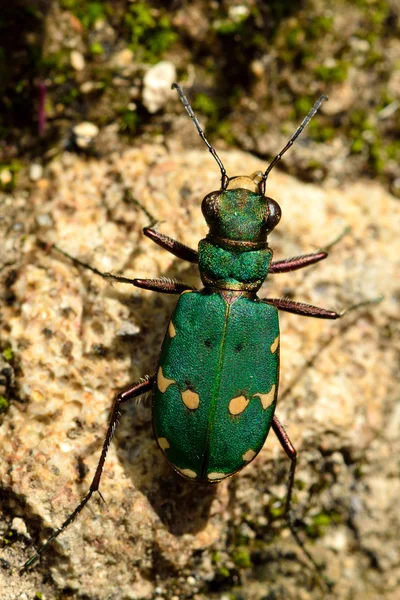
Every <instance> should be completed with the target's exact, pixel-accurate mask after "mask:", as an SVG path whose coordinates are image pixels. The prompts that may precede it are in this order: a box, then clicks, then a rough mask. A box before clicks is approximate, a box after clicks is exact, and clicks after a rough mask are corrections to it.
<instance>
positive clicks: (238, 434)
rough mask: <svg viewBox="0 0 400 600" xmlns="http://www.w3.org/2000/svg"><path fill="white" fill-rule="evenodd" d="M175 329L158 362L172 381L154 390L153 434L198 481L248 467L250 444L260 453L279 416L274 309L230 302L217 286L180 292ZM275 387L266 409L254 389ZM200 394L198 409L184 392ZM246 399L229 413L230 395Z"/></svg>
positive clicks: (172, 460) (242, 301) (238, 299)
mask: <svg viewBox="0 0 400 600" xmlns="http://www.w3.org/2000/svg"><path fill="white" fill-rule="evenodd" d="M171 320H172V323H173V326H174V329H175V332H176V335H174V336H173V337H170V335H169V333H168V332H167V334H166V336H165V339H164V342H163V345H162V349H161V356H160V361H159V368H161V369H162V372H163V375H164V377H166V378H168V379H171V380H173V381H174V383H172V384H171V385H169V386H168V388H167V389H166V391H165V392H164V393H162V392H161V391H160V390H159V389H158V386H157V384H155V386H154V390H153V427H154V433H155V436H156V439H158V438H166V440H167V441H168V444H169V447H168V448H166V449H165V450H163V451H164V453H165V454H166V456H167V458H168V460H169V462H170V463H171V464H172V465H173V466H174V467H175V468H176V469H178V470H181V469H190V470H191V471H194V472H195V473H196V475H197V476H196V478H195V479H194V480H195V481H207V474H208V473H215V472H217V473H220V474H221V476H220V477H219V479H223V478H224V477H228V476H229V475H231V474H233V473H235V472H236V471H238V470H240V469H241V468H243V467H244V466H245V465H246V464H248V462H249V461H246V460H243V458H242V456H243V454H245V453H246V452H247V451H248V450H253V452H254V453H255V454H257V453H258V452H259V451H260V450H261V448H262V446H263V444H264V442H265V439H266V437H267V435H268V431H269V429H270V426H271V421H272V417H273V415H274V410H275V403H276V398H277V390H278V377H279V348H278V349H277V350H276V351H275V353H272V352H271V345H272V344H273V342H274V341H275V340H276V338H277V336H278V335H279V324H278V316H277V310H276V308H275V307H274V306H271V305H269V304H267V303H265V302H263V301H261V300H259V299H258V298H257V297H255V298H248V297H245V296H240V295H238V296H237V297H236V298H235V299H234V300H233V301H230V302H228V301H227V300H226V299H224V297H223V295H222V294H220V293H219V292H214V293H210V292H209V291H207V290H202V291H199V292H185V293H183V294H182V295H181V296H180V298H179V300H178V304H177V306H176V308H175V311H174V314H173V315H172V319H171ZM273 385H275V386H276V387H275V393H274V394H272V399H271V403H270V405H268V406H267V407H266V409H264V408H263V406H262V404H261V401H260V399H259V398H258V397H255V396H254V395H255V394H258V393H261V394H266V393H268V392H270V391H271V389H272V386H273ZM188 389H189V390H191V391H192V392H194V393H197V394H199V398H200V402H199V406H198V408H197V409H194V410H192V409H189V408H187V407H186V406H185V404H184V402H183V400H182V396H181V393H182V392H184V391H185V390H188ZM238 396H245V397H246V399H249V400H250V401H249V403H248V405H247V407H246V408H245V409H244V410H243V412H242V413H241V414H238V415H232V414H231V413H230V412H229V403H230V401H231V400H232V399H233V398H236V397H238Z"/></svg>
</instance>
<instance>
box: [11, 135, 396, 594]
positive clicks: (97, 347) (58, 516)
mask: <svg viewBox="0 0 400 600" xmlns="http://www.w3.org/2000/svg"><path fill="white" fill-rule="evenodd" d="M221 157H222V159H223V161H224V163H225V166H226V168H227V171H228V174H230V175H231V176H233V175H235V174H250V173H252V172H253V171H255V170H258V169H260V168H261V169H262V168H263V167H264V168H265V165H264V164H262V163H261V162H260V161H259V160H257V159H255V158H254V157H252V156H250V155H246V154H243V153H240V152H238V151H232V152H230V153H229V154H224V153H221ZM218 187H219V172H218V169H217V167H216V165H215V163H214V161H213V160H212V158H211V157H210V156H209V155H208V153H207V152H206V151H204V150H200V151H187V152H185V153H182V152H178V151H174V152H167V150H166V149H165V148H164V147H162V146H147V147H143V148H137V149H132V150H129V151H126V152H124V153H123V154H122V155H120V154H116V153H115V154H111V155H110V156H108V157H105V158H101V159H96V160H95V159H84V158H82V157H78V156H75V155H72V154H63V155H62V156H61V157H59V158H57V159H56V160H54V161H53V162H52V163H50V165H48V167H47V168H46V170H45V172H44V175H43V177H42V178H41V179H40V180H39V181H38V182H36V183H35V184H32V190H31V192H30V194H29V195H28V194H27V195H25V196H24V195H23V194H21V192H18V193H16V195H15V197H7V196H4V197H3V199H2V209H1V212H2V215H4V219H3V223H4V225H5V230H4V231H5V234H6V235H5V237H6V241H5V243H4V245H3V247H2V249H1V252H2V254H1V259H2V263H3V269H2V270H1V272H0V273H1V276H2V278H3V280H2V286H4V287H3V289H4V290H5V291H6V292H5V293H4V294H3V296H2V297H3V300H4V302H3V306H2V311H1V319H2V320H1V330H0V331H1V337H2V348H3V349H6V348H11V350H12V359H10V361H11V363H12V365H13V367H14V368H15V373H16V382H17V383H16V388H15V396H16V398H15V401H14V402H12V404H11V406H10V409H9V410H8V412H7V413H6V414H5V415H4V416H3V423H2V425H1V428H0V481H1V494H2V502H1V509H2V515H1V516H2V520H1V531H2V535H3V538H4V539H5V540H6V541H7V543H6V544H5V545H4V547H3V548H2V550H1V559H2V560H3V561H7V562H3V563H2V565H1V570H0V588H1V589H2V599H3V600H11V599H16V598H21V597H24V596H23V595H21V594H25V595H26V597H27V598H34V597H35V593H38V592H40V593H42V594H43V596H42V597H43V599H53V598H56V597H60V598H61V597H64V596H63V593H64V594H65V597H73V598H85V599H90V600H94V599H96V600H106V599H111V598H118V600H125V599H126V600H128V599H130V600H134V599H141V598H143V599H152V598H165V599H184V598H194V599H196V600H206V599H207V598H225V597H226V598H245V599H246V600H256V599H257V600H261V599H265V598H273V597H274V598H283V597H284V598H286V599H292V598H293V599H296V600H298V599H309V598H313V599H315V598H328V597H332V598H335V599H340V600H341V599H343V600H344V599H347V598H363V600H375V599H376V598H377V597H380V598H385V599H387V600H394V599H395V598H397V597H398V589H399V585H400V569H399V565H400V540H399V535H398V532H399V530H400V522H399V521H400V516H399V511H398V497H399V495H400V483H399V478H398V467H399V463H398V457H399V455H400V453H399V450H400V442H399V425H400V410H399V403H398V386H397V387H396V385H397V384H396V381H395V377H396V375H397V372H398V358H399V331H398V330H399V298H400V289H399V281H398V275H397V279H396V269H397V273H398V260H399V258H398V257H399V256H400V241H399V235H398V232H399V230H400V209H399V205H398V202H396V200H395V199H394V198H392V197H391V196H390V195H388V194H387V193H386V192H385V191H383V190H382V189H381V188H380V187H378V186H376V185H374V184H372V183H370V182H366V183H363V182H360V183H358V184H356V185H352V186H348V187H346V188H342V189H328V188H322V187H318V186H314V185H306V184H303V183H299V182H298V181H296V180H294V179H292V178H290V177H288V176H285V175H283V174H282V173H281V172H279V170H278V169H276V170H274V171H273V172H272V173H271V176H270V179H269V181H268V188H267V193H268V195H270V196H272V197H273V198H275V199H276V200H277V201H278V202H279V203H280V205H281V208H282V213H283V217H282V221H281V223H280V225H279V226H278V227H277V229H276V231H275V232H274V233H273V235H271V239H270V243H271V246H272V247H273V249H274V251H275V258H283V257H287V256H295V255H298V254H301V253H308V252H312V251H313V250H315V249H316V248H319V247H323V246H325V245H326V244H329V243H330V242H331V241H332V240H334V239H335V238H336V237H337V236H339V235H340V234H341V233H342V232H343V230H344V229H345V228H346V227H349V226H350V227H351V232H350V233H348V234H347V235H345V236H344V238H343V239H342V240H341V241H340V242H339V243H338V244H337V245H336V246H335V247H334V248H333V249H332V251H331V255H330V257H329V258H328V259H327V260H326V261H324V262H323V263H321V264H319V265H316V266H314V267H310V268H308V269H305V270H303V271H297V272H294V273H292V274H290V273H289V274H281V275H276V276H271V277H270V278H269V280H268V283H267V284H266V285H265V288H263V289H262V290H261V294H260V295H261V296H264V297H280V296H289V297H292V295H293V296H295V298H296V299H298V300H301V301H305V302H310V303H314V304H316V305H320V306H324V307H327V308H333V309H342V308H345V307H348V306H349V305H351V304H353V303H355V302H356V303H357V302H360V301H364V300H367V299H371V298H376V297H378V296H380V295H382V294H383V295H384V299H383V300H382V302H381V303H380V304H378V305H369V306H365V307H363V308H360V309H358V310H355V311H353V312H350V313H349V314H347V315H346V316H345V317H343V319H342V320H340V321H336V322H328V321H320V320H317V319H307V318H302V317H299V316H296V315H290V314H282V317H281V326H282V347H281V364H282V371H281V384H280V385H281V394H280V404H278V409H277V415H278V417H279V418H280V420H281V422H282V423H283V424H284V426H285V427H286V428H287V431H288V434H289V436H290V438H291V440H292V442H293V444H294V446H295V447H296V448H297V450H298V452H299V467H298V472H297V475H296V482H297V483H296V494H295V496H296V503H295V507H294V508H295V510H296V514H297V516H298V517H299V518H300V519H302V520H303V531H302V532H301V533H303V537H305V538H306V544H307V547H308V549H309V550H310V552H312V554H313V556H314V557H315V559H316V560H317V561H318V562H319V563H321V564H324V571H323V572H324V574H325V576H326V577H327V578H329V579H330V580H332V582H333V589H332V593H331V594H329V593H328V592H327V590H326V589H324V587H323V586H322V584H321V582H319V581H318V579H317V578H316V576H315V573H314V571H313V569H312V568H311V567H310V566H309V564H308V562H307V559H306V558H305V556H304V554H303V553H302V552H301V550H300V549H299V548H298V546H297V545H296V543H295V542H294V540H293V539H292V537H291V536H290V534H289V533H288V531H287V528H286V527H285V524H284V522H283V520H282V519H281V518H280V517H279V510H280V508H281V506H282V501H283V500H284V497H285V482H286V478H287V473H288V468H289V464H288V462H289V461H288V460H287V459H286V456H285V455H284V453H283V451H282V449H281V448H280V446H279V444H278V442H277V441H276V439H275V438H274V435H273V434H271V435H270V437H269V438H268V440H267V443H266V445H265V448H264V449H263V451H262V452H261V454H260V455H259V457H258V458H257V459H256V460H255V461H254V462H253V463H251V465H249V466H248V467H247V468H246V469H245V470H244V471H242V472H241V473H240V474H239V475H238V476H237V477H234V478H232V479H231V480H229V481H227V482H224V483H222V484H219V485H217V486H210V487H199V486H195V485H193V484H191V483H190V482H186V481H183V480H181V479H180V478H179V477H178V476H176V475H175V473H174V472H172V470H171V469H170V467H169V466H168V464H167V463H166V462H165V460H164V458H163V456H162V455H161V453H160V452H159V451H158V449H157V447H156V444H155V442H154V440H153V437H152V427H151V411H150V404H149V402H148V401H147V402H146V401H142V402H141V403H139V404H133V405H131V406H127V407H126V408H124V410H123V414H122V416H121V419H120V425H119V426H118V428H117V432H116V436H115V441H114V442H113V444H112V445H111V448H110V451H109V455H108V460H107V463H106V467H105V470H104V475H103V479H102V483H101V492H102V495H103V496H104V498H105V499H106V502H107V503H106V504H103V503H101V502H100V501H99V499H98V498H94V499H93V500H92V501H91V503H90V507H89V508H86V509H85V510H84V511H83V513H82V514H81V515H80V516H79V518H78V519H77V520H76V522H75V523H73V524H72V525H71V526H70V527H69V528H68V530H67V531H66V532H65V533H64V534H63V535H62V536H60V537H59V538H58V540H57V542H56V543H54V544H53V546H52V547H51V549H50V550H49V551H48V552H47V553H46V554H44V555H43V557H42V559H41V561H40V563H39V564H37V565H36V566H35V567H33V568H32V569H31V570H30V571H29V572H27V573H25V574H23V575H22V576H19V574H18V569H17V567H18V566H19V565H21V564H22V563H23V562H24V561H25V560H26V559H27V558H29V557H30V556H31V555H32V553H33V552H34V551H35V549H36V548H37V547H38V546H39V545H40V543H42V542H43V541H44V540H45V539H46V538H47V537H48V535H49V533H50V531H51V530H52V529H53V528H55V527H57V526H59V525H60V524H61V522H62V521H63V520H64V519H65V518H66V517H67V515H69V514H70V512H71V511H72V510H73V508H74V507H75V506H76V504H77V503H78V502H79V500H80V498H81V497H82V496H83V495H84V494H85V492H86V490H87V489H88V486H89V484H90V481H91V474H93V473H94V470H95V466H96V463H97V460H98V456H99V452H100V449H101V444H102V441H103V438H104V435H105V431H106V427H107V419H108V415H109V411H110V407H111V403H112V398H113V396H114V394H115V392H116V390H117V389H119V388H121V387H124V386H126V385H128V384H129V383H130V382H133V381H135V380H137V379H138V378H139V377H141V376H143V375H145V374H147V373H152V372H153V371H154V369H155V365H156V361H157V354H158V351H159V348H160V344H161V341H162V338H163V335H164V330H165V327H166V324H167V321H168V318H169V316H170V314H171V311H172V310H173V307H174V304H175V301H176V299H175V298H173V297H169V296H163V295H157V294H153V293H151V292H147V291H141V290H138V289H135V288H133V287H132V288H131V287H129V286H127V285H123V284H113V285H111V284H110V283H109V282H106V281H104V280H103V279H101V278H100V277H98V276H96V275H95V274H93V273H91V272H89V271H87V270H84V269H82V268H77V267H76V266H74V265H72V264H71V262H70V261H69V260H68V259H65V258H63V257H62V256H60V255H59V254H57V252H56V251H55V250H54V249H53V250H51V244H52V243H56V244H57V245H58V246H59V247H60V248H62V249H63V250H65V251H67V252H69V253H71V254H72V255H74V256H76V257H79V258H80V259H81V260H83V261H87V262H88V263H89V264H91V265H93V266H95V267H96V268H97V269H99V270H101V271H108V272H114V273H123V274H124V276H126V277H135V276H140V277H152V276H155V277H157V276H166V277H176V278H178V279H181V280H185V281H189V282H191V283H194V284H196V283H197V284H198V283H199V280H198V277H197V273H196V268H195V267H194V266H192V265H189V264H187V263H183V262H182V261H180V260H178V259H176V258H175V257H173V256H172V255H170V254H168V253H167V252H165V251H163V250H162V249H160V248H158V247H157V246H155V245H154V244H152V242H151V241H150V240H148V239H147V238H145V237H144V236H143V235H142V234H141V228H142V227H143V226H144V225H146V224H148V222H149V217H148V216H146V214H145V211H147V212H148V213H151V215H153V216H154V217H155V218H156V219H157V220H158V221H160V222H161V224H160V225H159V228H160V229H161V230H162V231H163V232H165V233H166V234H168V235H171V236H172V237H175V238H177V239H179V240H181V241H182V242H184V243H186V244H188V245H190V246H191V247H196V244H197V241H198V240H199V239H200V238H201V236H203V235H204V234H205V232H206V227H205V224H204V221H203V218H202V216H201V211H200V204H201V200H202V198H203V196H204V195H205V194H206V193H208V192H209V191H211V190H212V189H216V188H217V189H218ZM138 202H139V203H140V205H141V206H140V205H139V204H138ZM141 207H142V208H141ZM38 241H40V242H44V244H48V246H47V247H44V246H43V244H38ZM121 331H122V332H125V333H124V334H123V333H121ZM9 355H10V352H9V353H8V356H9ZM15 519H18V521H15ZM21 519H22V520H23V523H22V522H21ZM13 522H14V524H15V522H17V523H18V527H17V528H16V530H15V531H14V530H13V529H12V524H13ZM24 524H25V527H26V529H25V528H24V526H23V525H24ZM7 565H8V566H7Z"/></svg>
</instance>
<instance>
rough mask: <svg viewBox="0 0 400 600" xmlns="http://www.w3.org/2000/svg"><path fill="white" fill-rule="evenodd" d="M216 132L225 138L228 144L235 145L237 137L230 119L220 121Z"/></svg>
mask: <svg viewBox="0 0 400 600" xmlns="http://www.w3.org/2000/svg"><path fill="white" fill-rule="evenodd" d="M215 131H216V134H217V136H218V137H220V138H222V139H223V140H225V142H226V143H227V144H229V145H230V146H234V145H235V143H236V137H235V135H234V134H233V132H232V128H231V124H230V123H229V121H221V122H220V123H218V125H217V127H216V129H215Z"/></svg>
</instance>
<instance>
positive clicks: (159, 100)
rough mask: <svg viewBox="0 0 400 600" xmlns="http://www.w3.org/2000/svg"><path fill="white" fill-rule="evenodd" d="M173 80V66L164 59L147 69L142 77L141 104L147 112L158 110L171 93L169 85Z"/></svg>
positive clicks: (174, 78) (174, 77)
mask: <svg viewBox="0 0 400 600" xmlns="http://www.w3.org/2000/svg"><path fill="white" fill-rule="evenodd" d="M175 80H176V70H175V66H174V65H173V64H172V63H171V62H168V61H166V60H162V61H161V62H159V63H157V64H156V65H154V67H151V69H149V70H148V71H147V73H146V75H145V76H144V79H143V104H144V105H145V107H146V108H147V110H148V111H149V113H155V112H157V111H158V110H160V108H162V107H163V106H164V104H165V103H166V102H167V100H168V98H170V97H171V96H172V95H173V92H172V90H171V86H172V84H173V83H174V81H175Z"/></svg>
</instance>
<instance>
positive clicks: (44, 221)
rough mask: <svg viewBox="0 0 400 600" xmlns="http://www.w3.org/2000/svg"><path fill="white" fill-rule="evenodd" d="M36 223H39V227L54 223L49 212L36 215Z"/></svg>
mask: <svg viewBox="0 0 400 600" xmlns="http://www.w3.org/2000/svg"><path fill="white" fill-rule="evenodd" d="M36 223H37V224H38V225H39V227H52V226H53V225H54V222H53V219H52V217H51V215H49V213H44V214H43V215H38V216H37V217H36Z"/></svg>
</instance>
